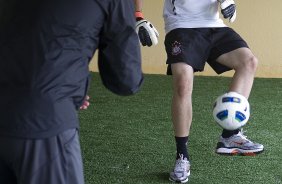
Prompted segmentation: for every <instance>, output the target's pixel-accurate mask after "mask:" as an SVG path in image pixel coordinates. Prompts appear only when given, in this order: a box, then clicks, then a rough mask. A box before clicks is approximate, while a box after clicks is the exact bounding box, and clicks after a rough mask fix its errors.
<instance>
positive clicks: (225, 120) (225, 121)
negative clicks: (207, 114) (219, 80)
mask: <svg viewBox="0 0 282 184" xmlns="http://www.w3.org/2000/svg"><path fill="white" fill-rule="evenodd" d="M213 117H214V119H215V121H216V122H217V123H218V124H219V125H220V126H221V127H222V128H224V129H227V130H236V129H239V128H241V127H242V126H244V125H245V124H246V123H247V121H248V119H249V117H250V105H249V102H248V100H247V99H246V98H245V97H244V96H242V95H240V94H238V93H236V92H228V93H225V94H223V95H221V96H219V97H218V98H217V99H216V101H215V103H214V107H213Z"/></svg>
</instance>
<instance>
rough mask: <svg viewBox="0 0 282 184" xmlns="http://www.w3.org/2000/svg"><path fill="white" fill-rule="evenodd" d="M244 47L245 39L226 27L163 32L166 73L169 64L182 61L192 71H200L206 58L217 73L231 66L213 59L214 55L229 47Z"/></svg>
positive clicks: (219, 54)
mask: <svg viewBox="0 0 282 184" xmlns="http://www.w3.org/2000/svg"><path fill="white" fill-rule="evenodd" d="M242 47H247V48H248V45H247V43H246V42H245V41H244V40H243V39H242V38H241V37H240V35H239V34H237V33H236V32H235V31H234V30H233V29H231V28H229V27H222V28H179V29H175V30H172V31H171V32H169V33H168V34H167V35H166V38H165V48H166V53H167V62H166V63H167V64H168V68H167V74H168V75H171V74H172V72H171V64H173V63H179V62H184V63H187V64H188V65H190V66H191V67H193V69H194V71H195V72H197V71H203V70H204V67H205V63H206V62H207V63H208V64H209V65H210V66H211V67H212V68H213V70H214V71H215V72H216V73H217V74H220V73H223V72H226V71H228V70H231V68H228V67H226V66H224V65H221V64H219V63H218V62H216V59H217V58H218V57H219V56H221V55H222V54H225V53H227V52H230V51H232V50H235V49H238V48H242Z"/></svg>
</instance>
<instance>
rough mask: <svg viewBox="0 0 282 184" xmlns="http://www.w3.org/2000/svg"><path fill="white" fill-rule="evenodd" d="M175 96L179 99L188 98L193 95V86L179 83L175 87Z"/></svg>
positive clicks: (184, 82)
mask: <svg viewBox="0 0 282 184" xmlns="http://www.w3.org/2000/svg"><path fill="white" fill-rule="evenodd" d="M174 91H175V95H177V96H178V97H179V98H187V97H189V96H191V95H192V91H193V89H192V86H190V85H189V83H187V81H179V82H178V83H177V84H176V85H175V89H174Z"/></svg>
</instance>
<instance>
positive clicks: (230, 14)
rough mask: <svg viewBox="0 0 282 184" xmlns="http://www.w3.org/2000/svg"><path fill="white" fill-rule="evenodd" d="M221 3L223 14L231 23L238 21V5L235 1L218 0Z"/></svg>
mask: <svg viewBox="0 0 282 184" xmlns="http://www.w3.org/2000/svg"><path fill="white" fill-rule="evenodd" d="M218 2H219V3H220V8H221V13H222V15H223V17H224V18H225V19H229V22H231V23H232V22H234V21H235V19H236V5H235V2H234V0H218Z"/></svg>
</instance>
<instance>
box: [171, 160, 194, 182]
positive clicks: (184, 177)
mask: <svg viewBox="0 0 282 184" xmlns="http://www.w3.org/2000/svg"><path fill="white" fill-rule="evenodd" d="M189 176H190V162H189V161H188V160H187V158H184V159H183V155H181V156H180V158H179V159H177V160H176V161H175V167H174V170H173V171H172V172H171V173H170V176H169V180H170V181H172V182H176V183H186V182H188V177H189Z"/></svg>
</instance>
